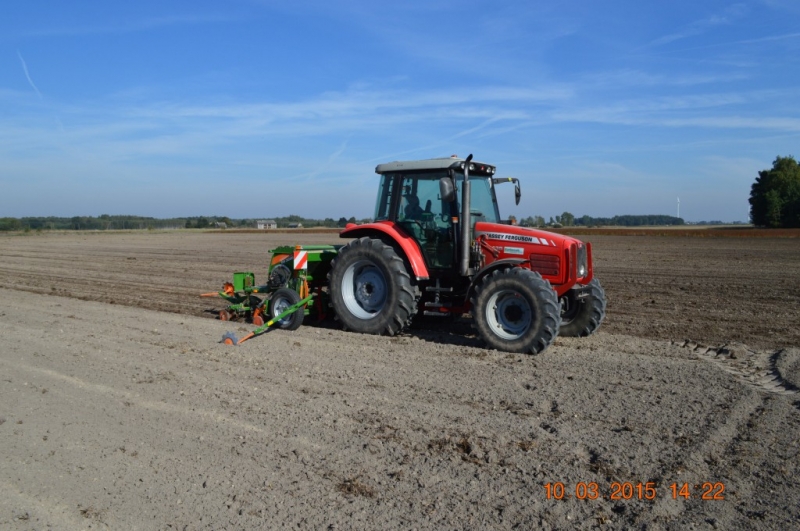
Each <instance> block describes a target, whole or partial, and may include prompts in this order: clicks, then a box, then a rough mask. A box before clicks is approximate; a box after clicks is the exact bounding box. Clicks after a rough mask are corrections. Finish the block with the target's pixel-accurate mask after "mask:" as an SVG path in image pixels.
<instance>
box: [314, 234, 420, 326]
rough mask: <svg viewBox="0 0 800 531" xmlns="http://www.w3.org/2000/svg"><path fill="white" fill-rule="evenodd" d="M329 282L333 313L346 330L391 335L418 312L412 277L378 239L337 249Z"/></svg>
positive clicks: (391, 251) (360, 241)
mask: <svg viewBox="0 0 800 531" xmlns="http://www.w3.org/2000/svg"><path fill="white" fill-rule="evenodd" d="M328 282H329V287H330V297H331V304H332V305H333V311H334V312H335V314H336V317H337V318H338V319H339V321H340V322H341V323H342V325H343V326H344V328H345V329H348V330H352V331H354V332H360V333H363V334H387V335H390V336H393V335H395V334H397V333H398V332H400V331H401V330H403V329H404V328H405V327H406V326H408V325H409V324H410V322H411V318H412V317H413V316H414V314H416V313H417V297H416V296H415V293H416V290H415V289H414V287H413V286H412V284H411V275H409V274H408V271H407V270H406V266H405V264H404V263H403V260H402V259H401V258H400V257H399V256H398V255H397V252H395V250H394V249H393V248H392V247H391V246H389V245H386V244H385V243H383V242H382V241H381V240H376V239H373V238H369V237H363V238H359V239H357V240H353V241H351V242H350V243H348V244H347V245H346V246H344V247H343V248H342V249H340V250H339V254H338V255H337V256H336V258H335V259H334V260H333V262H332V263H331V272H330V273H329V274H328Z"/></svg>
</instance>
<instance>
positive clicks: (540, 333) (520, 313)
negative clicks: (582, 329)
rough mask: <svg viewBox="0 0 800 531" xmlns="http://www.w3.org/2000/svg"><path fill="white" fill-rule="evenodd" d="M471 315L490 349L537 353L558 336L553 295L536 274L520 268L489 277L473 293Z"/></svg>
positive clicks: (557, 320) (494, 272)
mask: <svg viewBox="0 0 800 531" xmlns="http://www.w3.org/2000/svg"><path fill="white" fill-rule="evenodd" d="M472 315H473V318H474V320H475V326H476V328H477V329H478V333H479V334H480V336H481V338H482V339H483V340H484V341H485V342H486V344H487V345H488V346H489V347H490V348H495V349H497V350H504V351H507V352H519V353H527V352H530V353H532V354H537V353H539V352H542V351H543V350H544V349H546V348H547V347H548V346H550V344H551V343H553V341H554V340H555V339H556V336H558V329H559V325H560V323H561V317H560V312H559V306H558V297H557V296H556V292H555V291H553V288H552V287H551V286H550V283H549V282H547V281H546V280H544V279H543V278H542V277H541V275H539V273H535V272H533V271H530V270H528V269H522V268H519V267H514V268H509V269H501V270H496V271H493V272H492V273H490V274H488V275H487V276H486V277H485V278H484V279H483V281H482V282H481V283H480V285H479V286H478V287H477V289H476V290H475V297H474V298H473V299H472Z"/></svg>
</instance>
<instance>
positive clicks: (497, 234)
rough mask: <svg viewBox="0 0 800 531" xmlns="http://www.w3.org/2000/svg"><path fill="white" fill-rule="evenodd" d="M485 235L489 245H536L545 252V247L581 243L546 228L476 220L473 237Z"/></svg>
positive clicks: (538, 249) (539, 250)
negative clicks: (539, 228)
mask: <svg viewBox="0 0 800 531" xmlns="http://www.w3.org/2000/svg"><path fill="white" fill-rule="evenodd" d="M479 236H485V237H486V242H487V243H489V244H490V245H500V246H514V245H515V244H517V246H518V247H519V246H526V247H527V246H536V251H529V252H546V251H544V249H545V248H547V247H550V248H551V249H553V250H555V249H563V248H564V246H565V245H568V244H569V243H581V241H580V240H577V239H575V238H572V237H570V236H564V235H561V234H556V233H555V232H548V231H546V230H537V229H529V228H527V227H520V226H517V225H503V224H500V223H487V222H478V223H476V224H475V238H476V239H477V238H478V237H479Z"/></svg>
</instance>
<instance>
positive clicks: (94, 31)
mask: <svg viewBox="0 0 800 531" xmlns="http://www.w3.org/2000/svg"><path fill="white" fill-rule="evenodd" d="M243 18H244V15H241V16H240V15H232V14H209V15H172V16H160V17H148V18H139V19H130V20H127V21H125V22H121V23H116V24H115V23H105V24H102V25H79V24H75V25H69V26H54V27H49V28H38V29H32V30H28V31H26V32H24V33H23V34H22V35H24V36H26V37H76V36H83V35H109V34H115V35H118V34H123V33H137V32H141V31H149V30H154V29H160V28H166V27H171V26H189V25H199V24H213V23H218V22H235V21H238V20H242V19H243Z"/></svg>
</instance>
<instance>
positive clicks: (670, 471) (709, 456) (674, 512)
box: [631, 394, 764, 529]
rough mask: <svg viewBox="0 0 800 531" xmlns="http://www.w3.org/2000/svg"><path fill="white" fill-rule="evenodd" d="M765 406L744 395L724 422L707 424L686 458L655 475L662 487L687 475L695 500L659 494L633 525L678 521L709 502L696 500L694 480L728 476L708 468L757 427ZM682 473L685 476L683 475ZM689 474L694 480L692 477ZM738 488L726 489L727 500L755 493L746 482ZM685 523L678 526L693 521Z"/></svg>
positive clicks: (731, 525) (724, 523)
mask: <svg viewBox="0 0 800 531" xmlns="http://www.w3.org/2000/svg"><path fill="white" fill-rule="evenodd" d="M763 405H764V401H763V398H760V399H759V400H753V399H752V397H751V396H747V394H745V395H744V396H742V397H741V398H739V399H738V400H737V401H736V403H735V404H734V405H733V407H731V408H730V409H729V414H728V415H726V416H725V417H724V418H723V419H722V420H723V421H722V423H721V424H719V425H718V426H715V427H714V426H706V433H705V434H704V436H702V439H701V440H700V441H698V442H697V443H696V444H695V445H694V449H693V450H692V451H691V452H689V453H687V454H685V457H682V458H679V459H676V460H674V461H673V462H672V463H670V464H668V465H665V466H664V467H663V468H662V470H661V474H660V475H658V476H656V477H654V478H653V479H654V480H655V481H656V483H657V484H658V485H659V486H660V487H662V488H663V487H664V486H668V485H670V484H672V483H673V482H676V483H679V484H680V483H683V482H684V479H682V478H685V482H687V483H689V484H690V485H691V486H693V487H694V489H692V491H691V493H692V495H693V499H691V500H681V499H678V500H673V499H672V498H671V497H670V496H669V495H668V494H666V495H663V496H660V497H658V498H656V500H655V501H654V502H653V505H652V507H651V510H648V511H642V512H640V513H639V514H637V515H636V517H635V519H633V521H632V522H631V523H632V524H635V525H633V526H632V527H638V528H642V529H644V528H646V527H647V525H648V523H649V522H653V521H654V520H664V521H666V522H668V523H675V521H674V520H675V519H677V518H680V517H681V516H682V515H685V514H689V515H693V514H694V513H696V511H697V507H696V504H698V503H709V502H707V501H700V500H698V499H696V496H697V495H698V494H700V493H701V491H699V490H697V485H696V484H695V483H694V482H695V481H697V480H699V482H704V481H717V480H720V479H726V478H713V477H711V475H710V470H709V469H710V468H711V467H710V466H709V463H710V462H714V461H715V457H714V456H717V455H722V454H724V453H726V452H728V451H729V449H730V448H732V447H733V446H734V445H735V444H736V442H737V441H738V440H740V439H741V438H742V437H743V436H744V434H747V433H749V432H752V431H753V430H754V429H755V426H756V423H755V422H754V421H753V419H754V418H756V417H758V416H759V414H760V413H759V412H760V411H762V410H763ZM679 455H680V454H679ZM706 471H708V472H706ZM679 476H682V478H680V477H679ZM687 476H689V477H691V478H695V479H693V480H690V479H689V477H687ZM729 486H732V484H726V487H729ZM690 488H691V487H690ZM735 489H736V490H734V491H733V492H731V491H729V490H728V491H726V492H725V494H726V499H727V498H728V497H735V498H736V499H740V500H741V499H747V498H748V497H750V496H752V494H753V493H752V492H751V490H752V489H751V488H750V484H749V483H748V482H746V481H739V482H737V483H736V486H735ZM708 508H709V510H708V511H707V514H711V513H714V514H717V513H719V515H720V516H719V518H724V515H725V514H727V513H725V512H724V511H716V512H715V511H713V505H711V506H709V507H708ZM714 520H715V521H717V522H718V523H720V524H722V525H721V529H733V528H735V527H736V525H735V524H737V523H739V522H738V521H722V522H720V521H719V520H717V518H716V517H715V518H714ZM707 521H708V519H707ZM684 523H685V524H686V525H679V527H678V528H679V529H685V528H686V526H688V525H689V524H690V523H691V521H690V522H684Z"/></svg>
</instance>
